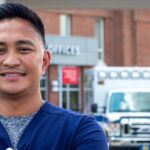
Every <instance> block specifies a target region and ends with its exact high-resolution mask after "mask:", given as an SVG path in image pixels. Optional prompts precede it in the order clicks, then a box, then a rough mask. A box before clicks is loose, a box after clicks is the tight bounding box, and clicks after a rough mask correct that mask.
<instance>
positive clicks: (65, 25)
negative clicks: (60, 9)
mask: <svg viewBox="0 0 150 150" xmlns="http://www.w3.org/2000/svg"><path fill="white" fill-rule="evenodd" d="M60 35H61V36H68V35H71V17H70V16H69V15H65V14H61V15H60Z"/></svg>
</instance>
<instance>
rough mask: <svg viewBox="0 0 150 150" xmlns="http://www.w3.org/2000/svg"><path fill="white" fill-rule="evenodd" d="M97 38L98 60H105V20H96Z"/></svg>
mask: <svg viewBox="0 0 150 150" xmlns="http://www.w3.org/2000/svg"><path fill="white" fill-rule="evenodd" d="M95 36H96V39H97V48H98V49H97V52H98V60H99V61H103V60H104V20H103V18H98V19H96V27H95Z"/></svg>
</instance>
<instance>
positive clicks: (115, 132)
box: [103, 123, 120, 136]
mask: <svg viewBox="0 0 150 150" xmlns="http://www.w3.org/2000/svg"><path fill="white" fill-rule="evenodd" d="M103 128H104V129H105V131H106V132H107V134H108V136H120V124H119V123H105V124H103Z"/></svg>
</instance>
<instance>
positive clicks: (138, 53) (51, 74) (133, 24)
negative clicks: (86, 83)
mask: <svg viewBox="0 0 150 150" xmlns="http://www.w3.org/2000/svg"><path fill="white" fill-rule="evenodd" d="M36 12H37V13H38V14H39V15H40V17H41V18H42V20H43V22H44V25H45V28H46V34H47V35H50V36H52V37H51V38H49V40H51V39H53V38H54V37H55V40H54V39H53V41H55V44H56V43H57V42H58V41H59V42H60V39H59V37H62V41H63V38H65V37H67V38H69V39H70V40H69V41H70V43H71V45H72V44H73V43H72V42H71V41H72V38H73V37H75V38H77V40H76V41H81V40H80V38H85V39H84V40H85V41H86V40H87V39H88V38H92V39H91V40H93V39H94V40H95V41H96V43H93V44H92V43H91V44H89V46H91V45H92V46H93V47H92V46H91V47H90V49H91V50H93V53H92V52H91V53H90V54H91V58H90V57H89V58H88V59H87V61H85V62H84V63H83V62H82V63H78V59H75V61H73V60H74V58H73V57H71V59H69V57H66V56H65V58H66V59H65V60H64V62H65V63H63V61H62V63H61V61H58V62H57V61H56V62H55V63H53V60H52V63H51V65H50V66H49V69H48V74H47V76H45V77H43V80H41V82H42V83H43V87H41V89H42V90H43V96H46V97H47V98H48V100H49V101H51V102H52V103H54V104H56V105H59V106H61V107H64V108H68V109H73V110H75V111H82V110H83V105H84V103H83V99H84V92H83V72H84V69H86V68H88V67H94V66H95V65H97V64H100V65H105V64H106V65H108V66H150V59H149V56H150V10H127V9H124V10H110V9H100V10H98V9H97V10H96V9H93V10H85V9H84V10H83V9H76V10H72V9H66V10H36ZM53 36H54V37H53ZM65 40H66V39H65ZM62 43H63V42H62ZM75 43H76V42H75ZM57 44H58V43H57ZM80 44H81V43H79V45H80ZM82 44H83V43H82ZM95 44H96V48H95ZM85 45H87V43H86V44H85ZM81 47H82V46H81ZM84 47H85V46H84ZM85 49H86V48H85ZM85 51H86V50H85ZM89 51H90V50H87V53H88V52H89ZM81 52H82V49H81ZM95 52H96V56H97V57H95ZM85 53H86V52H85ZM89 56H90V55H89ZM52 57H53V56H52ZM83 57H84V56H83ZM57 60H59V57H57ZM68 62H72V63H68ZM63 67H66V68H67V67H68V68H70V67H74V68H76V69H77V70H78V71H77V75H78V78H77V80H78V81H77V84H63V83H62V82H63V81H62V80H63V78H62V75H63ZM45 81H46V82H45ZM45 83H46V85H45ZM45 87H47V88H45Z"/></svg>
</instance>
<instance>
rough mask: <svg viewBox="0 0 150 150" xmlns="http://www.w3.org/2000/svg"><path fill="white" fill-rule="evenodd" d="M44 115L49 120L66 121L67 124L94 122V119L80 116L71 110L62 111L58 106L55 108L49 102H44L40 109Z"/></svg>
mask: <svg viewBox="0 0 150 150" xmlns="http://www.w3.org/2000/svg"><path fill="white" fill-rule="evenodd" d="M41 110H42V111H44V112H45V114H46V115H48V116H49V117H50V118H55V119H60V120H61V119H62V120H68V122H78V123H79V122H86V121H90V120H91V121H94V118H93V117H91V116H87V115H84V114H81V113H79V112H74V111H71V110H67V109H63V108H60V107H58V106H55V105H53V104H51V103H49V102H46V103H45V104H44V105H43V107H42V109H41Z"/></svg>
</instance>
